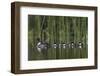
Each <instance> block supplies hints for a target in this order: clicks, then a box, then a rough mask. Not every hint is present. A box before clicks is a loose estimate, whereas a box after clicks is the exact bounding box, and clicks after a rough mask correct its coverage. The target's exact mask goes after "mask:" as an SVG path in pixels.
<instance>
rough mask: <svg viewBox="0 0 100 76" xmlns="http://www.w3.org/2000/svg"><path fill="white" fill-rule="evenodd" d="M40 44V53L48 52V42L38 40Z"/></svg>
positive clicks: (38, 46)
mask: <svg viewBox="0 0 100 76" xmlns="http://www.w3.org/2000/svg"><path fill="white" fill-rule="evenodd" d="M37 40H38V43H37V46H36V47H37V50H38V51H39V52H41V51H42V50H47V48H48V44H47V43H46V42H43V41H40V39H37Z"/></svg>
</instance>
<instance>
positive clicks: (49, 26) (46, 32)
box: [28, 15, 88, 60]
mask: <svg viewBox="0 0 100 76" xmlns="http://www.w3.org/2000/svg"><path fill="white" fill-rule="evenodd" d="M87 37H88V18H87V17H73V16H43V15H28V60H49V59H78V58H87V57H88V44H87V41H88V38H87ZM38 38H39V39H40V40H41V41H46V42H47V43H49V44H54V43H57V44H59V43H70V42H74V43H78V42H82V43H83V47H82V48H48V49H47V50H42V51H41V52H39V51H38V50H37V48H36V46H37V43H38V41H37V39H38Z"/></svg>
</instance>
